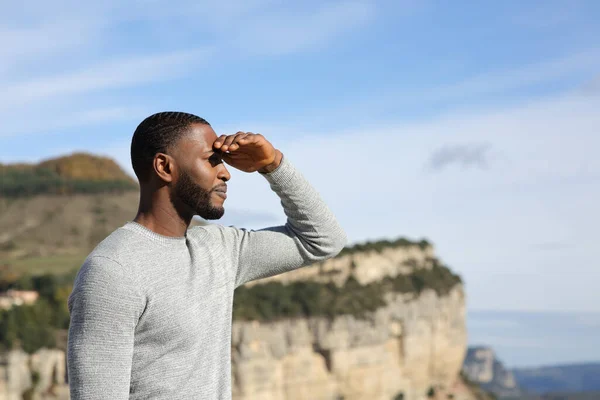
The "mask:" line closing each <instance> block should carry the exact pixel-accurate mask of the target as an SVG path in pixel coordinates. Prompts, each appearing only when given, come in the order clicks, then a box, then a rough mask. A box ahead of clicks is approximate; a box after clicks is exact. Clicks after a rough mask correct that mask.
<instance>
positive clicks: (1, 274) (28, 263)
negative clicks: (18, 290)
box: [0, 254, 86, 290]
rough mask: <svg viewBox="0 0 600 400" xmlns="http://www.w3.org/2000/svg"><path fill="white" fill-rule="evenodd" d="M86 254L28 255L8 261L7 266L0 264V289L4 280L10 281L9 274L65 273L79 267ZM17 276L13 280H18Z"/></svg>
mask: <svg viewBox="0 0 600 400" xmlns="http://www.w3.org/2000/svg"><path fill="white" fill-rule="evenodd" d="M85 257H86V255H85V254H73V255H71V254H68V255H67V254H65V255H51V256H45V257H41V256H39V257H28V258H24V259H16V260H10V261H7V264H6V267H4V266H3V265H1V264H0V290H2V287H3V286H2V285H3V282H4V283H6V282H10V281H11V279H10V278H9V277H8V276H9V275H15V276H17V277H18V276H21V275H23V274H25V273H27V274H28V275H43V274H54V275H63V274H67V273H70V272H72V271H73V270H74V269H76V268H79V266H81V264H82V263H83V261H84V260H85ZM16 279H18V278H15V279H13V280H16Z"/></svg>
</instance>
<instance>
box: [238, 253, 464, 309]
mask: <svg viewBox="0 0 600 400" xmlns="http://www.w3.org/2000/svg"><path fill="white" fill-rule="evenodd" d="M459 283H461V279H460V276H458V275H456V274H454V273H452V271H450V270H449V269H448V268H447V267H445V266H443V265H440V264H438V263H435V264H434V265H433V267H432V268H431V269H425V268H420V269H417V270H415V271H414V272H413V273H412V274H410V275H399V276H397V277H395V278H392V277H386V278H385V279H384V280H382V281H380V282H372V283H370V284H367V285H361V284H360V283H358V282H357V281H356V280H355V279H354V278H352V277H351V278H350V279H348V280H347V281H346V283H345V284H344V285H343V286H341V287H339V288H338V287H337V286H335V285H334V284H333V283H318V282H292V283H290V284H288V285H284V284H282V283H280V282H268V283H266V284H262V285H255V286H252V287H244V286H241V287H239V288H237V289H236V291H235V296H234V299H233V318H234V319H241V320H260V321H273V320H278V319H283V318H294V317H328V318H333V317H336V316H339V315H346V314H350V315H353V316H355V317H356V318H365V317H366V316H367V313H369V312H372V311H375V310H377V309H378V308H380V307H383V306H385V304H386V302H385V294H386V293H390V292H396V293H415V294H419V293H421V292H422V291H423V290H425V289H433V290H435V291H436V293H438V294H439V295H446V294H448V293H449V292H450V290H451V289H452V288H453V287H454V286H455V285H456V284H459Z"/></svg>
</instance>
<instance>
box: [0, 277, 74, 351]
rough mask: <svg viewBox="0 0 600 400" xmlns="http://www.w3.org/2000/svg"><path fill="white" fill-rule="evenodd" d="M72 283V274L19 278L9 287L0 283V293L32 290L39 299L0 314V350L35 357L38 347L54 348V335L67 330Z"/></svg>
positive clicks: (7, 284) (1, 311) (2, 311)
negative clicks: (24, 352)
mask: <svg viewBox="0 0 600 400" xmlns="http://www.w3.org/2000/svg"><path fill="white" fill-rule="evenodd" d="M72 282H73V274H69V275H64V276H62V277H58V276H56V275H49V274H48V275H39V276H33V277H30V276H22V277H19V279H18V280H16V281H14V282H12V283H7V282H0V284H1V285H2V286H3V290H6V289H11V288H12V289H19V290H35V291H37V292H38V293H39V295H40V297H39V298H38V300H37V301H36V302H35V303H34V304H32V305H22V306H14V307H12V308H10V309H8V310H0V348H1V349H2V350H7V349H12V348H17V347H20V348H22V349H23V350H24V351H26V352H27V353H34V352H35V351H37V350H38V349H40V348H41V347H55V345H56V331H57V330H59V329H68V326H69V310H68V308H67V299H68V297H69V294H70V293H71V290H72V286H71V285H72Z"/></svg>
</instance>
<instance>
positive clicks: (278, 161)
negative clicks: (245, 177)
mask: <svg viewBox="0 0 600 400" xmlns="http://www.w3.org/2000/svg"><path fill="white" fill-rule="evenodd" d="M282 159H283V153H282V152H281V151H279V150H277V149H275V159H274V160H273V162H272V163H271V164H269V165H265V166H264V167H262V168H261V169H259V170H258V172H260V173H261V174H268V173H269V172H273V171H275V170H276V169H277V167H279V165H280V164H281V160H282Z"/></svg>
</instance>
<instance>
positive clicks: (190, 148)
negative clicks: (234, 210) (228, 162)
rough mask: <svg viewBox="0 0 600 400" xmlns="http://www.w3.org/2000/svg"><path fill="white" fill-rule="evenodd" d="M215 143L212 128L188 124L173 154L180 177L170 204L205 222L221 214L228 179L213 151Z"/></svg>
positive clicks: (222, 212) (223, 165)
mask: <svg viewBox="0 0 600 400" xmlns="http://www.w3.org/2000/svg"><path fill="white" fill-rule="evenodd" d="M215 140H217V135H216V133H215V131H214V130H213V129H212V127H210V126H209V125H204V124H192V125H190V127H189V133H188V134H187V135H185V136H183V137H182V138H181V139H180V140H179V142H178V143H177V145H176V149H174V151H173V156H174V158H175V159H176V160H177V165H178V167H179V168H178V171H179V173H180V174H179V176H178V177H177V180H176V181H175V184H174V186H173V190H172V192H171V202H173V204H174V205H175V207H178V205H179V206H184V207H186V208H188V209H189V210H190V211H191V212H193V213H194V215H199V216H201V217H202V218H204V219H206V220H209V219H219V218H221V217H222V216H223V214H224V213H225V209H224V208H223V203H224V202H225V197H226V195H225V194H224V193H225V191H226V190H227V186H226V185H225V182H226V181H228V180H229V179H230V178H231V175H230V174H229V171H227V168H225V164H224V163H223V161H222V160H221V157H220V155H219V154H218V153H215V152H214V151H213V148H212V145H213V143H214V142H215Z"/></svg>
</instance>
